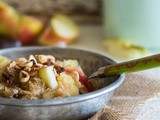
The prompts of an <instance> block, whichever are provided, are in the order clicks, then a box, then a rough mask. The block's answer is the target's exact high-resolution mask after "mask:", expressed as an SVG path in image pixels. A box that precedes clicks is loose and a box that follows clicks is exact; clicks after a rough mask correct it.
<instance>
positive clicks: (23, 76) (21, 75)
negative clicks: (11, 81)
mask: <svg viewBox="0 0 160 120" xmlns="http://www.w3.org/2000/svg"><path fill="white" fill-rule="evenodd" d="M19 78H20V81H21V82H28V80H29V78H30V75H29V74H28V73H27V72H26V71H23V70H22V71H20V73H19Z"/></svg>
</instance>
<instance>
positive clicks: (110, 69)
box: [89, 54, 160, 79]
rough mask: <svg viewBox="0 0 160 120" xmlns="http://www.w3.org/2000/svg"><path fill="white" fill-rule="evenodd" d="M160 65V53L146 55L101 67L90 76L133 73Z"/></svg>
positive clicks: (100, 76)
mask: <svg viewBox="0 0 160 120" xmlns="http://www.w3.org/2000/svg"><path fill="white" fill-rule="evenodd" d="M159 66H160V54H157V55H152V56H149V57H144V58H140V59H136V60H131V61H127V62H122V63H117V64H113V65H109V66H106V67H101V68H99V69H98V71H96V72H94V73H93V74H92V75H91V76H90V77H89V79H90V78H95V77H99V78H104V77H107V76H112V75H120V74H122V73H131V72H137V71H141V70H147V69H151V68H156V67H159Z"/></svg>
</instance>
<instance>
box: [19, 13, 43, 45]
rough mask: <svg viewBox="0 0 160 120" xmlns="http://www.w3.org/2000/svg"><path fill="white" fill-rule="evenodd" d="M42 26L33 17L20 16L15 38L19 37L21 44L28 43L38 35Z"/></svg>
mask: <svg viewBox="0 0 160 120" xmlns="http://www.w3.org/2000/svg"><path fill="white" fill-rule="evenodd" d="M43 26H44V25H43V23H42V22H41V21H40V20H38V19H36V18H34V17H31V16H21V18H20V22H19V26H18V28H17V34H16V38H17V39H19V40H20V41H21V42H22V44H23V45H28V44H30V43H32V42H33V40H34V39H35V38H36V37H37V36H38V35H39V33H40V32H41V31H42V29H43Z"/></svg>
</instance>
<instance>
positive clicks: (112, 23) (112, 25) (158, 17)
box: [103, 0, 160, 49]
mask: <svg viewBox="0 0 160 120" xmlns="http://www.w3.org/2000/svg"><path fill="white" fill-rule="evenodd" d="M103 20H104V33H105V37H106V38H108V39H110V38H120V39H124V40H128V41H131V42H134V43H137V44H139V45H142V46H144V47H146V48H150V49H158V48H160V0H103Z"/></svg>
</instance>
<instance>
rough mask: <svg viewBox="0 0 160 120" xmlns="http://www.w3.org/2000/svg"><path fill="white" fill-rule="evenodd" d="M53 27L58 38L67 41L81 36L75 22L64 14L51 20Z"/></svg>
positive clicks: (56, 15) (57, 15)
mask: <svg viewBox="0 0 160 120" xmlns="http://www.w3.org/2000/svg"><path fill="white" fill-rule="evenodd" d="M51 26H52V27H51V28H52V30H53V31H54V32H55V34H56V35H57V36H59V37H60V38H64V39H66V40H73V39H74V38H76V37H77V36H78V34H79V30H78V27H77V25H76V24H75V22H74V21H73V20H72V19H71V18H69V17H68V16H66V15H63V14H55V15H54V16H53V18H52V20H51ZM68 42H70V41H68Z"/></svg>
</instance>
